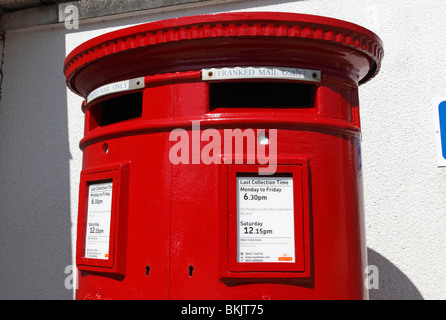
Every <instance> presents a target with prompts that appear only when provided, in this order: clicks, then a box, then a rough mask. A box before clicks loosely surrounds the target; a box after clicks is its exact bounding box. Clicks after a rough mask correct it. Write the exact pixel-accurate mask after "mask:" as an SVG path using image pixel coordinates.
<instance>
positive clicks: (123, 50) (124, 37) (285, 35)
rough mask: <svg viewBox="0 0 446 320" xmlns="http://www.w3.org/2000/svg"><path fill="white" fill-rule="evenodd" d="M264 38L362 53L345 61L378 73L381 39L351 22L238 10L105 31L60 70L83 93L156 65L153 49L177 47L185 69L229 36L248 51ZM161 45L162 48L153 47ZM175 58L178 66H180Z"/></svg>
mask: <svg viewBox="0 0 446 320" xmlns="http://www.w3.org/2000/svg"><path fill="white" fill-rule="evenodd" d="M265 39H268V40H269V41H271V40H272V41H275V42H276V43H278V42H279V43H280V42H282V43H284V47H285V49H284V50H283V52H284V53H283V54H288V55H289V56H290V59H291V57H292V56H293V57H295V54H294V55H293V53H292V50H291V49H290V47H289V44H290V43H297V44H299V43H301V44H303V45H302V46H301V47H302V48H304V49H302V50H307V51H311V50H313V51H315V52H318V53H322V52H325V51H327V52H328V51H329V50H327V46H329V47H330V48H331V49H330V50H332V51H331V53H332V56H333V59H337V58H339V57H341V56H342V57H343V58H345V59H349V58H350V57H349V56H350V55H356V57H358V56H359V57H362V58H365V59H366V60H367V63H366V64H364V63H363V61H362V62H361V63H359V64H358V65H355V64H356V63H358V62H357V60H358V59H356V58H352V59H351V60H352V61H349V64H350V62H351V65H352V66H353V67H352V68H353V69H356V73H357V78H358V79H357V80H358V83H359V84H362V83H365V82H367V81H368V80H370V79H371V78H373V77H374V76H375V75H376V74H377V73H378V71H379V69H380V66H381V59H382V57H383V44H382V41H381V39H380V38H379V37H378V36H377V35H376V34H374V33H373V32H371V31H370V30H368V29H365V28H363V27H361V26H359V25H356V24H354V23H350V22H346V21H342V20H338V19H334V18H328V17H321V16H315V15H307V14H297V13H284V12H236V13H220V14H210V15H198V16H189V17H180V18H175V19H168V20H162V21H155V22H149V23H145V24H141V25H136V26H132V27H129V28H124V29H121V30H117V31H114V32H110V33H106V34H104V35H101V36H98V37H96V38H93V39H91V40H88V41H86V42H84V43H83V44H81V45H80V46H78V47H77V48H75V49H74V50H73V51H72V52H71V53H70V54H69V55H68V56H67V57H66V59H65V63H64V73H65V76H66V82H67V86H68V87H69V88H70V89H71V90H73V91H74V92H75V93H78V94H80V95H82V96H84V97H86V96H87V95H88V94H89V93H90V92H91V91H92V90H94V89H96V88H97V87H99V86H101V85H104V84H106V83H110V82H114V81H119V80H124V79H126V78H127V79H128V78H134V77H138V76H144V75H146V74H147V72H149V73H150V72H157V71H159V70H157V69H156V64H159V63H158V61H157V60H156V59H154V62H153V64H154V65H149V64H150V60H151V58H152V54H153V55H157V54H158V56H166V57H167V56H169V55H166V52H169V50H170V52H171V53H172V52H175V54H176V57H175V56H174V57H175V58H173V60H175V61H173V62H172V65H175V66H176V69H175V70H176V71H179V70H180V71H184V70H186V69H187V67H191V66H192V65H194V64H195V65H197V61H198V60H200V59H201V58H202V59H203V60H205V59H206V58H207V59H208V61H210V60H212V61H216V59H218V55H215V54H214V56H212V58H210V56H209V52H212V47H213V45H214V44H216V43H219V44H220V46H221V44H222V43H223V42H222V41H224V43H225V44H228V41H229V42H234V41H235V42H237V40H238V42H237V45H238V46H245V47H246V48H245V50H248V49H249V47H250V46H251V49H250V50H251V51H250V54H252V55H253V56H255V55H259V53H256V50H253V47H252V44H251V43H250V40H257V41H261V40H265ZM218 41H220V42H218ZM284 41H285V42H284ZM287 41H288V42H287ZM289 41H293V42H289ZM243 43H244V44H243ZM256 43H257V44H259V43H258V42H256ZM259 45H260V44H259ZM287 46H288V47H287ZM160 47H162V48H163V50H164V51H159V52H157V51H156V50H155V51H154V49H156V48H160ZM233 48H234V51H233V53H234V55H237V54H239V52H238V51H237V50H236V47H233ZM262 48H264V47H262ZM333 48H336V49H333ZM183 49H184V51H183ZM346 49H347V50H346ZM333 50H334V51H333ZM336 50H338V52H336ZM276 51H277V48H276ZM333 52H336V54H333ZM350 52H353V54H350ZM225 54H227V53H225ZM207 55H208V56H207ZM309 56H310V57H311V55H309ZM170 57H172V56H170ZM282 58H283V57H282ZM166 59H167V58H166ZM221 59H222V60H225V61H228V57H227V55H222V56H221ZM244 59H245V60H246V56H244ZM355 59H356V60H355ZM234 61H236V60H234ZM237 61H240V59H239V60H237ZM257 62H258V60H257ZM179 64H181V65H182V66H181V67H178V65H179Z"/></svg>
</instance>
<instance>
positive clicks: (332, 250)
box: [64, 12, 383, 300]
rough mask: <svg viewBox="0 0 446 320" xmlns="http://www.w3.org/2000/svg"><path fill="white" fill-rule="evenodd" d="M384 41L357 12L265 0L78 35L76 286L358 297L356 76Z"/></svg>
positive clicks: (99, 292)
mask: <svg viewBox="0 0 446 320" xmlns="http://www.w3.org/2000/svg"><path fill="white" fill-rule="evenodd" d="M382 54H383V53H382V45H381V42H380V40H379V38H378V37H377V36H376V35H374V34H373V33H371V32H370V31H368V30H366V29H363V28H361V27H359V26H356V25H353V24H350V23H347V22H343V21H339V20H335V19H329V18H323V17H317V16H309V15H300V14H289V13H261V12H254V13H226V14H217V15H205V16H196V17H187V18H179V19H171V20H166V21H160V22H152V23H148V24H143V25H139V26H135V27H131V28H127V29H123V30H119V31H116V32H112V33H109V34H106V35H103V36H100V37H98V38H95V39H92V40H90V41H87V42H86V43H84V44H82V45H81V46H79V47H78V48H76V49H75V50H74V51H73V52H72V53H71V54H70V55H69V56H68V57H67V59H66V61H65V69H64V71H65V74H66V77H67V85H68V86H69V87H70V88H71V89H72V90H73V91H75V92H76V93H78V94H80V95H82V96H83V97H85V103H84V104H83V106H82V108H83V110H84V112H85V135H84V138H83V140H82V141H81V142H80V147H81V149H82V150H83V162H82V172H81V181H80V188H79V217H78V226H77V228H78V232H77V252H76V261H77V268H78V270H79V277H78V289H77V291H76V298H77V299H226V300H230V299H249V300H251V299H365V298H367V296H368V295H367V289H366V288H365V286H364V269H365V267H366V263H367V261H366V246H365V239H364V237H365V235H364V216H363V195H362V171H361V154H360V153H361V151H360V150H361V147H360V117H359V101H358V85H359V84H361V83H363V82H365V81H368V80H369V79H370V78H372V77H373V76H374V75H375V74H376V73H377V72H378V70H379V66H380V61H381V57H382ZM265 137H266V139H267V142H264V141H263V142H262V141H261V140H262V139H265ZM237 139H239V140H237ZM237 143H240V144H239V145H238V144H237ZM228 145H229V147H228ZM240 145H241V147H240ZM261 151H262V152H263V153H262V152H261ZM261 168H263V169H265V168H269V169H268V170H269V171H268V170H266V172H264V173H261V170H260V169H261ZM245 184H246V186H245Z"/></svg>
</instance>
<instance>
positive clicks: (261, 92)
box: [209, 82, 316, 110]
mask: <svg viewBox="0 0 446 320" xmlns="http://www.w3.org/2000/svg"><path fill="white" fill-rule="evenodd" d="M315 92H316V90H315V86H314V85H312V84H306V83H293V82H219V83H211V84H210V88H209V104H210V109H211V110H214V109H215V108H229V107H237V108H252V107H255V108H312V107H313V103H314V95H315Z"/></svg>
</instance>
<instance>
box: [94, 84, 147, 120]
mask: <svg viewBox="0 0 446 320" xmlns="http://www.w3.org/2000/svg"><path fill="white" fill-rule="evenodd" d="M91 114H92V116H93V117H94V119H95V120H96V123H97V124H98V125H99V126H106V125H109V124H113V123H117V122H121V121H125V120H130V119H134V118H138V117H141V116H142V92H136V93H130V94H125V95H122V96H118V97H115V98H112V99H109V100H105V101H103V102H100V103H98V104H97V105H95V106H93V108H92V110H91Z"/></svg>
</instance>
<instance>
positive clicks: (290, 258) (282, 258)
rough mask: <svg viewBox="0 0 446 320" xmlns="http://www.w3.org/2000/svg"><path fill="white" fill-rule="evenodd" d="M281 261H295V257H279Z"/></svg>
mask: <svg viewBox="0 0 446 320" xmlns="http://www.w3.org/2000/svg"><path fill="white" fill-rule="evenodd" d="M278 259H279V261H293V257H279V258H278Z"/></svg>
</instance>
